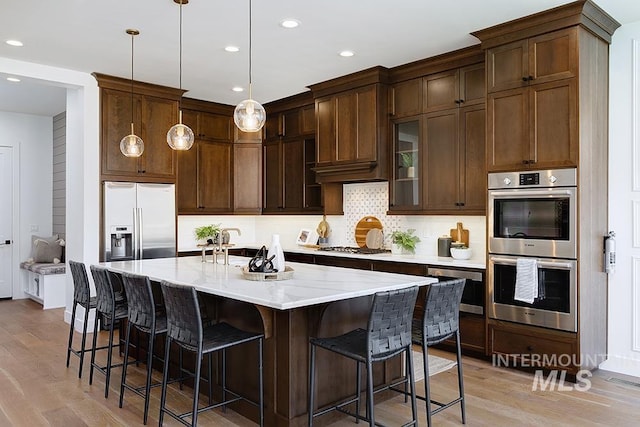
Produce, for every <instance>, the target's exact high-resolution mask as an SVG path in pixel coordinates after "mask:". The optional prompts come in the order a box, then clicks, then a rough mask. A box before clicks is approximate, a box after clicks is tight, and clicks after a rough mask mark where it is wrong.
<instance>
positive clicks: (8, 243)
mask: <svg viewBox="0 0 640 427" xmlns="http://www.w3.org/2000/svg"><path fill="white" fill-rule="evenodd" d="M10 244H11V240H5V241H4V242H2V243H0V246H4V245H10Z"/></svg>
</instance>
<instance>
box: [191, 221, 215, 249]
mask: <svg viewBox="0 0 640 427" xmlns="http://www.w3.org/2000/svg"><path fill="white" fill-rule="evenodd" d="M194 234H195V236H196V240H199V241H203V242H206V243H208V244H209V245H213V244H214V243H215V242H216V241H217V240H218V235H219V234H220V224H209V225H203V226H200V227H196V229H195V230H194Z"/></svg>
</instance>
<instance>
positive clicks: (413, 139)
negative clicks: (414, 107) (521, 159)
mask: <svg viewBox="0 0 640 427" xmlns="http://www.w3.org/2000/svg"><path fill="white" fill-rule="evenodd" d="M422 83H423V86H422V87H423V89H424V90H423V93H422V99H423V104H422V106H423V108H422V111H425V113H424V114H419V115H415V116H411V117H406V118H399V119H395V120H393V121H392V126H393V138H394V143H393V146H394V151H393V156H392V158H393V161H394V165H393V179H392V180H391V184H390V191H391V194H390V206H389V210H390V211H392V212H397V213H421V214H423V213H429V214H450V213H456V214H460V213H465V214H473V215H476V214H477V215H483V214H484V213H485V212H486V201H485V200H486V168H485V164H484V162H485V158H486V155H485V134H486V132H485V104H484V85H483V83H484V65H483V64H472V65H468V66H465V67H461V68H456V69H452V70H448V71H445V72H441V73H437V74H434V75H430V76H426V77H424V78H422ZM411 85H412V86H414V89H415V82H412V83H411Z"/></svg>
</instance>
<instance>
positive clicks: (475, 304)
mask: <svg viewBox="0 0 640 427" xmlns="http://www.w3.org/2000/svg"><path fill="white" fill-rule="evenodd" d="M427 275H428V276H434V277H437V278H438V280H439V281H443V280H449V279H466V281H465V284H464V291H463V292H462V301H461V302H460V311H462V312H464V313H473V314H480V315H482V314H484V299H485V289H484V280H483V277H482V273H480V272H479V271H467V270H452V269H448V268H439V267H429V268H428V269H427Z"/></svg>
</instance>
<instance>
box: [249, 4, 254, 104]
mask: <svg viewBox="0 0 640 427" xmlns="http://www.w3.org/2000/svg"><path fill="white" fill-rule="evenodd" d="M251 3H252V2H251V0H249V99H253V96H252V95H251V52H252V50H251V21H252V19H251Z"/></svg>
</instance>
